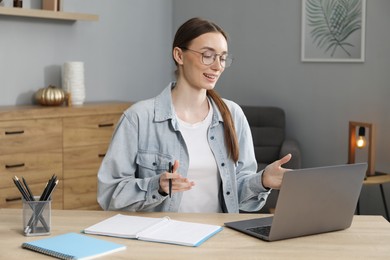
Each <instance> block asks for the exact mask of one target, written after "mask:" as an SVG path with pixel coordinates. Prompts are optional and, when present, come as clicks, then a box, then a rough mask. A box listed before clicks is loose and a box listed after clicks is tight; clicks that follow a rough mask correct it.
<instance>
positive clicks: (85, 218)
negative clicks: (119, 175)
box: [0, 209, 390, 260]
mask: <svg viewBox="0 0 390 260" xmlns="http://www.w3.org/2000/svg"><path fill="white" fill-rule="evenodd" d="M21 213H22V212H21V210H19V209H0V259H29V260H34V259H53V258H51V257H47V256H44V255H42V254H39V253H35V252H31V251H29V250H26V249H22V248H21V244H22V243H23V242H26V241H31V240H35V239H37V238H43V237H25V236H24V235H23V234H22V229H21V226H22V214H21ZM117 213H118V212H108V211H81V210H73V211H72V210H53V211H52V233H51V235H52V236H54V235H59V234H63V233H67V232H80V230H82V229H84V228H86V227H88V226H90V225H92V224H95V223H97V222H99V221H102V220H104V219H106V218H108V217H110V216H113V215H115V214H117ZM121 213H122V214H129V215H140V216H147V217H162V216H170V217H171V218H172V219H175V220H181V221H191V222H199V223H208V224H216V225H223V223H224V222H227V221H234V220H241V219H250V218H255V217H259V216H261V215H259V214H183V213H123V212H121ZM44 237H47V236H44ZM99 238H101V239H105V240H110V241H114V242H117V243H121V244H125V245H126V246H127V249H126V250H125V251H120V252H116V253H112V254H110V255H108V256H106V257H101V258H99V259H170V260H171V259H202V260H203V259H287V258H288V259H389V258H390V223H389V222H387V221H386V220H385V219H384V218H383V217H381V216H355V217H354V220H353V224H352V226H351V227H350V228H349V229H346V230H343V231H337V232H331V233H325V234H320V235H313V236H307V237H300V238H294V239H287V240H282V241H276V242H264V241H262V240H259V239H256V238H253V237H250V236H247V235H245V234H241V233H239V232H237V231H234V230H232V229H229V228H227V227H225V228H224V229H223V231H222V232H220V233H218V234H217V235H215V236H214V237H212V238H210V239H209V240H207V241H206V242H205V243H203V244H202V245H201V246H200V247H185V246H177V245H168V244H162V243H153V242H146V241H138V240H132V239H123V238H114V237H103V236H99Z"/></svg>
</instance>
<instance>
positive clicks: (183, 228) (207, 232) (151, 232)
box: [138, 219, 222, 246]
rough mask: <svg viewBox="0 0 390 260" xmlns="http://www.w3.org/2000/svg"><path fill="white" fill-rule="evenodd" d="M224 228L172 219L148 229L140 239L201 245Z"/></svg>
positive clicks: (141, 234) (140, 235)
mask: <svg viewBox="0 0 390 260" xmlns="http://www.w3.org/2000/svg"><path fill="white" fill-rule="evenodd" d="M221 230H222V227H221V226H216V225H208V224H200V223H193V222H184V221H177V220H172V219H170V220H169V221H167V222H166V223H165V224H164V225H159V226H158V228H153V229H148V230H147V232H142V233H140V234H139V236H138V239H140V240H145V241H152V242H160V243H169V244H178V245H185V246H199V245H200V244H201V243H203V242H204V241H205V240H207V239H208V238H210V237H211V236H213V235H215V234H216V233H218V232H219V231H221Z"/></svg>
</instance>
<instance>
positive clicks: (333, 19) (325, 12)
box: [306, 0, 362, 57]
mask: <svg viewBox="0 0 390 260" xmlns="http://www.w3.org/2000/svg"><path fill="white" fill-rule="evenodd" d="M361 14H362V4H361V0H308V1H307V4H306V16H307V22H308V25H309V26H310V27H311V28H312V29H311V31H310V36H311V38H312V41H313V43H315V44H316V45H317V47H318V48H320V49H322V50H324V53H325V54H326V53H328V52H329V51H330V52H331V53H330V56H331V57H333V56H334V55H335V52H336V50H337V49H340V50H342V51H343V52H345V53H346V54H347V55H348V56H349V57H351V54H350V52H348V50H347V48H348V47H349V48H351V47H352V48H353V47H355V46H354V45H353V44H352V43H350V42H348V37H349V36H350V35H351V34H353V33H354V32H356V31H358V30H361V23H362V20H361Z"/></svg>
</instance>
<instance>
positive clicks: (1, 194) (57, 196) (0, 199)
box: [0, 175, 63, 209]
mask: <svg viewBox="0 0 390 260" xmlns="http://www.w3.org/2000/svg"><path fill="white" fill-rule="evenodd" d="M50 177H51V175H47V176H46V181H45V182H44V183H33V182H32V181H29V180H30V179H26V180H27V183H28V184H29V188H30V190H31V192H32V193H33V194H34V196H40V195H41V194H42V191H43V190H44V189H45V186H46V183H47V181H48V180H49V179H50ZM11 182H12V180H11ZM12 185H13V186H12V187H7V188H1V189H0V208H19V209H21V208H22V195H21V194H20V192H19V190H18V189H17V188H16V186H15V185H14V183H13V182H12ZM62 193H63V181H62V180H60V181H59V182H58V185H57V186H56V188H55V190H54V191H53V196H52V204H51V206H52V208H53V209H62V208H63V200H62Z"/></svg>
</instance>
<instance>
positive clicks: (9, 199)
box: [5, 196, 22, 202]
mask: <svg viewBox="0 0 390 260" xmlns="http://www.w3.org/2000/svg"><path fill="white" fill-rule="evenodd" d="M17 200H22V197H20V196H19V197H11V198H5V201H6V202H11V201H17Z"/></svg>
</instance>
